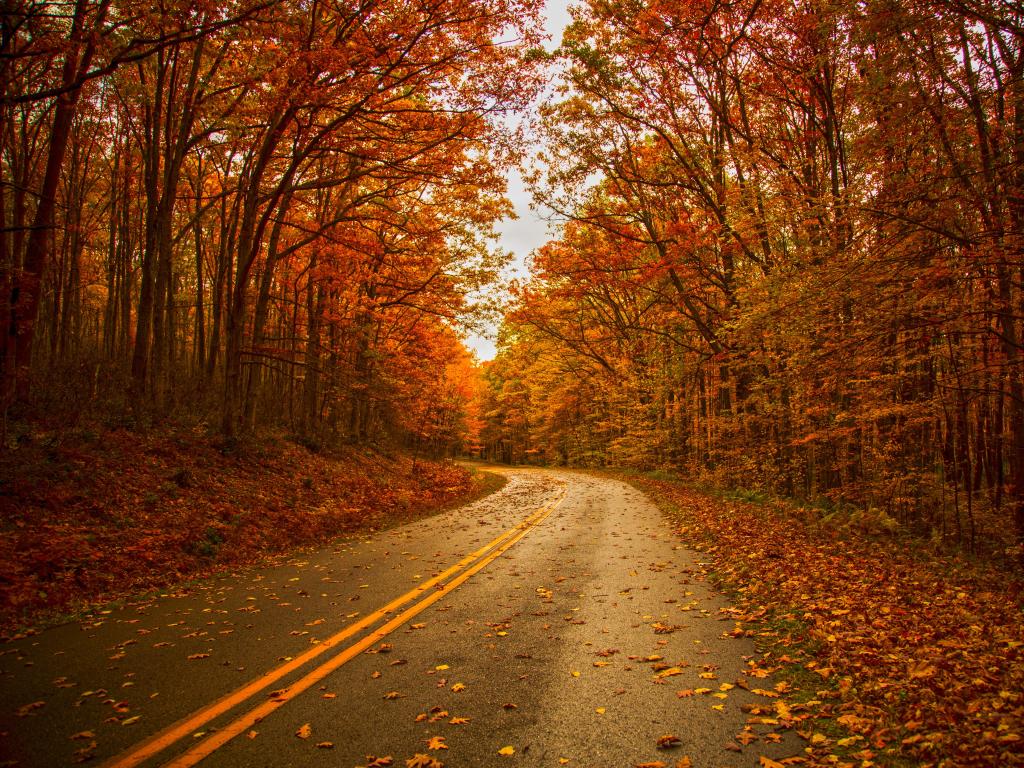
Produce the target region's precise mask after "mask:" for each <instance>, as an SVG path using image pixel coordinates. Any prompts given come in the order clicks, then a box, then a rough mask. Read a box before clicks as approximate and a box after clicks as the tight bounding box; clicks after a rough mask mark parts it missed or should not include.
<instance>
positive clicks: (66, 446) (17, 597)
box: [0, 427, 504, 636]
mask: <svg viewBox="0 0 1024 768" xmlns="http://www.w3.org/2000/svg"><path fill="white" fill-rule="evenodd" d="M503 482H504V480H503V478H501V477H499V476H497V475H493V474H487V473H479V472H475V471H472V470H467V469H466V468H464V467H461V466H457V465H455V464H453V463H451V462H431V461H425V460H423V459H418V460H415V461H413V460H412V459H411V458H409V457H407V456H404V455H400V454H399V455H391V456H385V455H382V454H379V453H371V452H365V451H360V450H357V449H350V450H347V451H344V452H341V453H337V454H333V455H327V454H321V453H313V452H311V451H309V450H307V449H306V448H304V447H302V446H299V445H296V444H295V443H293V442H290V441H288V440H285V439H283V438H280V437H267V438H263V439H261V440H259V441H253V442H251V443H242V444H239V445H235V446H231V450H226V449H225V446H224V445H223V443H222V442H221V441H220V440H219V439H217V438H215V437H210V436H209V435H207V434H206V433H205V431H202V430H197V429H196V430H194V429H188V428H185V427H173V428H168V429H164V430H161V431H159V432H158V431H153V432H150V433H148V434H140V433H136V432H130V431H126V430H114V431H110V432H104V433H102V434H92V433H80V434H76V435H74V436H72V437H69V436H67V435H63V436H62V437H61V439H60V440H59V441H58V440H48V439H47V438H46V437H45V436H42V437H40V438H38V439H36V440H34V441H32V442H30V443H27V444H24V445H22V446H20V447H19V448H18V449H17V450H15V451H7V452H5V453H3V454H0V636H3V635H6V636H10V635H11V634H13V633H15V632H17V631H19V630H23V629H24V628H26V627H31V626H38V625H45V624H46V623H49V622H53V621H55V620H59V619H60V617H62V616H64V615H66V614H67V613H69V612H72V611H77V610H80V609H82V608H84V607H86V606H87V605H90V604H97V603H103V602H108V601H111V600H115V599H119V598H122V597H125V596H128V595H133V594H138V593H140V592H144V591H146V590H149V589H154V588H159V587H166V586H169V585H173V584H176V583H180V582H182V581H185V580H189V579H194V578H199V577H202V576H207V575H211V574H214V573H220V572H226V571H230V570H233V569H237V568H239V567H243V566H245V565H249V564H253V563H256V562H259V561H261V560H263V559H264V558H266V557H268V556H270V555H274V554H279V553H285V552H288V551H290V550H293V549H295V548H296V547H300V546H303V545H309V544H314V543H316V542H321V541H326V540H328V539H330V538H333V537H335V536H338V535H341V534H346V533H353V532H357V531H367V530H377V529H380V528H384V527H390V526H393V525H397V524H400V523H403V522H407V521H410V520H414V519H416V518H419V517H424V516H427V515H430V514H433V513H435V512H437V511H440V510H441V509H444V508H446V507H449V506H452V505H454V504H458V503H463V502H465V501H469V500H471V499H473V498H476V497H478V496H481V495H484V494H486V493H489V492H492V491H494V490H496V489H497V488H499V487H500V486H501V485H502V484H503Z"/></svg>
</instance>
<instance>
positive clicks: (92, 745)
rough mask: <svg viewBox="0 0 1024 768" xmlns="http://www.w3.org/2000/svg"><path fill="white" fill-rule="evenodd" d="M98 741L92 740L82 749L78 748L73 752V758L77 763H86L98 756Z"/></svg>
mask: <svg viewBox="0 0 1024 768" xmlns="http://www.w3.org/2000/svg"><path fill="white" fill-rule="evenodd" d="M95 753H96V742H95V741H90V742H89V743H88V744H86V745H85V746H84V747H82V748H81V749H76V750H75V751H74V752H73V753H72V759H73V760H74V762H76V763H86V762H88V761H90V760H92V759H93V758H94V757H95V756H96V754H95Z"/></svg>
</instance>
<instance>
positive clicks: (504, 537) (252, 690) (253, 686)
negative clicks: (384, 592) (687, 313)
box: [103, 493, 564, 768]
mask: <svg viewBox="0 0 1024 768" xmlns="http://www.w3.org/2000/svg"><path fill="white" fill-rule="evenodd" d="M563 497H564V493H563V496H562V497H559V498H558V499H557V500H556V501H555V502H553V503H552V504H548V505H546V506H544V507H542V508H541V509H539V510H537V511H536V512H535V513H534V514H532V515H530V516H529V517H528V518H526V519H525V520H523V521H522V522H520V523H519V524H518V525H516V526H515V527H514V528H510V529H509V530H507V531H505V532H504V533H502V534H501V535H500V536H498V537H497V538H495V539H493V540H492V541H490V542H488V543H487V544H485V545H484V546H482V547H480V548H479V549H477V550H476V551H475V552H473V553H471V554H469V555H467V556H466V557H464V558H462V560H460V561H459V562H457V563H456V564H455V565H453V566H451V567H450V568H448V569H446V570H445V571H443V572H441V573H439V574H438V575H437V576H434V577H432V578H430V579H428V580H427V581H425V582H423V583H422V584H419V585H417V586H416V587H415V588H414V589H411V590H409V591H408V592H406V593H405V594H404V595H401V596H400V597H397V598H395V599H394V600H392V601H391V602H389V603H388V604H387V605H385V606H384V607H382V608H379V609H378V610H376V611H374V612H373V613H371V614H368V615H367V616H365V617H363V618H362V619H360V620H359V621H358V622H356V623H355V624H352V625H350V626H348V627H345V628H344V629H343V630H341V631H340V632H338V633H337V634H335V635H332V636H331V637H329V638H328V639H326V640H324V641H323V642H321V643H320V644H318V645H315V646H313V647H312V648H310V649H309V650H308V651H306V652H305V653H302V654H300V655H299V656H296V657H295V658H294V659H292V660H291V661H288V662H286V663H285V664H282V665H280V666H278V667H275V668H274V669H272V670H270V671H269V672H267V673H266V674H264V675H261V676H260V677H258V678H256V679H254V680H252V681H250V682H248V683H246V684H245V685H243V686H241V687H240V688H237V689H235V690H234V691H231V692H230V693H228V694H226V695H224V696H222V697H221V698H219V699H217V700H216V701H214V702H211V703H210V704H207V705H206V706H205V707H202V708H200V709H198V710H196V711H195V712H193V713H192V714H190V715H187V716H186V717H184V718H183V719H181V720H179V721H177V722H176V723H173V724H171V725H170V726H168V727H167V728H164V729H163V730H161V731H158V732H157V733H155V734H153V735H152V736H150V737H149V738H148V739H146V740H145V741H142V742H141V743H139V744H137V745H136V746H134V747H131V748H129V749H128V750H126V751H125V752H123V753H121V754H120V755H117V756H116V757H114V758H112V759H111V760H110V761H108V762H107V763H104V765H103V768H134V766H137V765H140V764H142V763H143V762H145V761H146V760H148V759H149V758H151V757H153V756H154V755H156V754H159V753H160V752H162V751H163V750H165V749H166V748H167V747H169V746H171V745H172V744H174V743H175V742H177V741H179V740H181V739H182V738H184V737H186V736H190V735H192V734H193V733H194V732H195V731H197V730H199V729H200V728H202V727H203V726H204V725H206V724H207V723H209V722H210V721H211V720H213V719H215V718H217V717H219V716H220V715H222V714H224V713H225V712H228V711H229V710H231V709H233V708H235V707H236V706H238V705H239V704H241V703H243V702H244V701H246V700H247V699H250V698H252V697H253V696H255V695H256V694H258V693H259V692H260V691H263V690H265V689H267V688H269V687H270V686H271V685H273V684H274V683H276V682H277V681H278V680H280V679H281V678H282V677H285V676H286V675H288V674H290V673H292V672H294V671H295V670H297V669H300V668H301V667H303V666H305V665H306V664H307V663H309V662H310V661H312V660H313V659H314V658H316V657H317V656H319V655H320V654H322V653H325V652H326V651H329V650H331V649H332V648H334V647H335V646H337V645H339V644H340V643H341V642H342V641H344V640H347V639H348V638H350V637H352V636H353V635H355V634H357V633H359V632H362V631H363V630H364V629H367V628H369V627H371V626H372V625H373V624H375V623H376V622H378V621H379V620H380V619H382V618H384V617H385V616H387V615H388V614H390V613H392V612H394V611H395V610H396V609H398V608H400V607H401V606H403V605H405V604H406V603H408V602H409V601H410V600H412V599H414V598H416V597H418V596H420V595H422V594H423V593H424V592H427V591H429V590H431V589H436V591H435V592H434V593H433V594H432V595H431V596H430V597H433V598H435V599H437V598H436V597H435V595H436V596H441V595H443V594H446V592H447V588H448V584H446V582H445V580H446V579H448V578H451V577H453V576H455V575H456V574H458V573H459V572H460V571H462V570H463V569H465V568H466V567H467V566H470V565H471V564H472V563H474V562H476V561H477V560H478V559H479V558H481V557H483V556H484V555H486V554H487V553H488V552H492V551H493V550H494V549H495V548H496V547H501V546H503V545H504V544H507V543H508V542H509V541H510V540H511V539H513V538H514V539H515V541H518V540H519V539H520V538H522V536H523V535H525V532H526V531H528V530H529V529H530V528H531V527H533V526H534V525H536V524H537V523H538V522H540V520H542V519H543V518H544V517H546V516H547V515H548V514H549V513H550V512H551V510H552V509H554V507H555V506H556V505H557V504H558V503H559V502H561V500H562V498H563ZM505 548H506V549H507V547H505ZM501 551H502V552H503V551H505V550H504V549H502V550H501ZM492 559H493V558H492ZM487 562H490V560H487ZM476 570H479V568H477V569H476ZM475 572H476V571H473V573H475ZM462 581H465V578H462V579H461V580H460V581H459V582H458V583H459V584H461V583H462ZM424 607H425V606H424ZM421 610H422V609H421ZM402 615H403V616H404V615H405V614H402ZM385 626H388V625H385ZM379 631H380V630H378V632H379ZM389 631H390V630H389ZM374 636H375V635H371V637H374ZM344 652H347V650H346V651H344ZM344 652H343V653H344ZM346 660H347V659H346ZM341 663H344V662H341ZM339 666H340V664H339Z"/></svg>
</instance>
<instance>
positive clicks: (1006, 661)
mask: <svg viewBox="0 0 1024 768" xmlns="http://www.w3.org/2000/svg"><path fill="white" fill-rule="evenodd" d="M630 479H631V481H632V482H634V483H635V484H636V485H638V486H639V487H641V488H642V489H643V490H645V491H647V492H648V493H650V494H651V495H652V496H653V497H655V498H656V499H657V500H658V501H659V503H661V504H662V505H663V507H667V508H668V509H670V510H671V511H672V513H673V514H674V515H676V516H677V519H678V520H679V523H680V525H679V529H678V530H679V533H680V535H681V536H682V537H683V539H684V540H685V541H686V542H687V543H688V544H690V545H691V546H694V547H695V548H697V549H699V550H701V551H702V552H704V553H706V558H707V562H706V567H707V569H708V570H709V571H710V572H712V573H713V574H715V575H716V576H718V577H720V578H721V579H722V581H723V582H724V583H725V584H726V585H728V586H729V587H731V588H732V589H734V590H736V591H737V595H736V598H737V605H738V606H740V607H739V609H738V610H737V612H736V615H735V621H736V626H735V628H734V629H733V631H734V632H743V633H747V634H751V635H753V636H755V637H757V638H759V639H760V641H761V642H762V643H763V648H764V650H765V654H764V659H763V660H762V661H761V662H760V663H761V664H762V666H764V667H766V668H777V669H778V673H779V674H780V675H782V676H783V678H788V679H789V680H790V681H791V682H792V684H793V686H794V689H793V691H792V692H791V693H787V695H786V696H784V697H780V699H779V700H777V701H776V702H773V703H772V704H769V705H767V706H765V707H764V708H762V711H756V712H751V713H750V714H751V717H752V719H754V720H758V719H759V718H760V719H763V718H768V719H769V720H778V721H781V722H782V723H783V724H786V723H787V722H788V723H789V724H790V725H791V726H792V727H793V728H794V729H795V730H796V731H797V732H798V733H799V734H800V735H801V736H803V737H804V739H805V740H806V742H807V751H806V754H805V756H804V757H803V758H798V759H796V760H788V761H784V762H786V763H794V764H796V763H803V764H811V765H846V766H863V767H864V768H867V767H868V766H872V765H908V764H909V765H937V766H997V765H998V766H1011V765H1024V612H1022V608H1024V597H1022V589H1021V588H1022V584H1021V580H1020V573H1019V572H1017V571H1012V572H1011V571H1009V570H1003V571H1000V569H999V568H997V567H996V566H979V565H977V564H971V563H968V562H967V561H965V560H964V559H962V558H956V557H951V556H948V555H940V554H938V553H936V552H934V551H927V552H926V551H924V550H925V547H926V543H923V542H920V541H914V540H912V539H909V538H904V537H899V536H898V535H897V536H880V535H878V534H876V533H873V532H871V531H870V530H860V529H858V528H856V527H844V528H841V529H840V528H837V527H835V526H832V525H828V526H826V525H822V524H820V523H818V522H817V517H816V515H815V514H814V513H807V512H802V511H801V510H799V509H796V508H792V507H785V506H781V505H758V504H750V503H744V502H739V501H732V500H723V499H721V498H714V497H710V496H707V495H704V494H701V493H698V492H696V491H694V490H690V489H687V488H685V487H683V486H682V485H680V484H678V483H674V482H666V481H664V480H654V479H651V478H636V477H633V478H630Z"/></svg>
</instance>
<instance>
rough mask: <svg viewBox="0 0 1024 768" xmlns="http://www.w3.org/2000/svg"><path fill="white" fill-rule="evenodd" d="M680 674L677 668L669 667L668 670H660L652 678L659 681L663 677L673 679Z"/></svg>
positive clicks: (681, 671)
mask: <svg viewBox="0 0 1024 768" xmlns="http://www.w3.org/2000/svg"><path fill="white" fill-rule="evenodd" d="M681 674H683V670H682V669H680V668H679V667H669V668H668V669H663V670H661V672H659V673H658V674H656V675H655V676H654V677H655V678H657V679H659V680H660V679H662V678H665V677H675V676H676V675H681Z"/></svg>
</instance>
